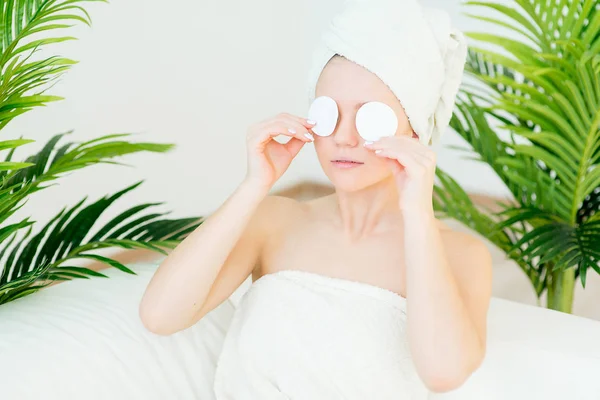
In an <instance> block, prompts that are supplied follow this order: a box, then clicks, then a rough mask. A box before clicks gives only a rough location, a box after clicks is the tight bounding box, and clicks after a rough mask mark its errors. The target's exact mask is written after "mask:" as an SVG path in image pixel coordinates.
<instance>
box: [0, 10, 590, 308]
mask: <svg viewBox="0 0 600 400" xmlns="http://www.w3.org/2000/svg"><path fill="white" fill-rule="evenodd" d="M342 1H343V0H302V1H300V0H295V1H292V0H253V1H249V0H169V1H168V2H167V1H163V0H126V1H124V0H112V2H111V4H93V3H91V4H90V5H89V6H86V8H87V9H88V10H89V11H90V14H91V16H92V19H93V26H92V27H91V28H88V27H86V26H78V27H76V28H74V29H72V30H71V31H70V32H69V33H68V34H69V35H73V36H76V37H78V38H80V40H78V41H74V42H67V43H62V44H60V45H57V46H55V47H54V48H52V49H50V51H49V52H48V54H49V55H50V54H57V53H59V54H61V55H64V56H67V57H70V58H72V59H75V60H79V61H80V63H79V64H78V65H76V66H75V67H74V68H73V69H72V70H71V71H70V72H68V73H67V74H66V75H65V76H64V77H63V78H62V80H61V81H59V83H58V84H56V85H55V86H54V88H53V89H52V91H51V92H50V93H51V94H55V95H61V96H64V97H66V100H64V101H61V102H56V103H52V104H50V105H49V106H48V107H45V108H40V109H37V110H34V111H31V112H29V113H27V114H25V115H24V116H21V117H19V118H17V119H16V120H15V121H13V122H12V123H11V124H10V125H8V126H7V128H5V129H4V130H3V131H2V138H3V139H4V140H6V139H13V138H17V137H19V136H24V137H26V138H31V139H34V140H37V142H36V143H33V144H30V145H27V146H24V147H22V148H21V149H19V151H17V153H16V155H17V157H15V159H24V158H25V157H26V156H27V155H29V154H32V153H34V152H36V151H37V150H38V149H40V148H41V146H42V145H43V144H44V143H45V142H46V141H47V140H48V139H49V138H50V137H51V136H53V135H54V134H56V133H59V132H64V131H68V130H71V129H73V130H74V133H73V134H71V135H70V136H67V140H73V141H86V140H90V139H94V138H97V137H99V136H101V135H105V134H109V133H120V132H136V133H140V134H139V135H136V136H137V137H136V140H137V141H150V142H162V143H174V144H175V145H176V146H177V147H176V149H175V150H173V151H171V152H169V153H166V154H139V155H133V156H129V157H126V158H123V159H122V160H121V161H122V162H125V163H127V164H130V165H131V167H121V166H110V165H102V166H96V167H93V168H88V169H85V170H80V171H75V172H73V173H71V174H70V175H68V176H66V177H65V178H63V179H61V180H60V181H59V182H60V185H57V186H54V187H51V188H49V189H46V190H44V191H41V192H39V193H36V194H35V195H33V196H32V197H30V198H29V202H28V204H26V205H25V207H23V208H22V209H21V210H20V211H19V212H18V213H16V214H15V215H14V216H13V217H12V218H11V219H10V220H9V221H14V220H17V219H20V218H24V217H26V216H31V217H33V219H34V220H38V221H40V222H41V223H46V222H47V221H48V220H49V219H50V218H51V217H52V216H54V215H56V213H58V212H59V211H60V210H61V209H62V208H63V207H67V206H69V207H70V206H72V205H74V204H76V203H77V202H78V201H80V200H81V199H82V198H83V197H85V196H88V199H89V202H91V201H95V200H96V199H98V198H100V197H102V196H105V195H110V194H113V193H115V192H117V191H119V190H121V189H122V188H124V187H126V186H129V185H131V184H133V183H134V182H137V181H139V180H145V183H144V184H143V185H141V186H140V187H138V188H137V189H136V190H134V191H133V192H131V193H129V194H128V195H127V196H125V197H124V198H122V199H121V200H120V201H119V202H117V203H116V204H115V206H114V207H112V208H111V209H110V210H109V211H110V212H108V213H106V214H105V215H103V216H102V218H101V221H100V222H101V223H103V222H105V221H107V220H108V219H109V218H112V217H113V216H114V215H116V214H118V213H119V212H121V211H122V210H123V209H125V208H128V207H131V206H133V205H137V204H142V203H146V202H157V201H164V202H165V203H166V204H165V205H164V206H162V207H161V208H159V209H158V210H163V211H172V212H171V214H170V215H169V217H170V218H183V217H191V216H199V215H206V214H208V213H210V212H211V211H212V210H214V209H216V208H217V207H218V206H219V205H220V204H221V203H222V202H223V201H224V200H225V199H226V198H227V197H228V196H229V194H230V193H231V192H232V191H233V190H234V189H235V188H236V186H237V185H238V184H239V183H240V182H241V180H242V179H243V177H244V174H245V166H246V159H245V147H244V146H245V140H244V138H245V133H246V128H247V127H248V125H249V124H251V123H253V122H255V121H259V120H262V119H264V118H267V117H268V116H270V115H273V114H276V113H278V112H281V111H287V112H290V113H294V114H298V115H302V116H304V115H305V113H306V111H307V109H308V103H307V99H306V97H305V94H306V87H305V86H304V84H305V78H306V73H307V69H308V67H309V65H310V59H309V56H310V54H311V52H312V49H313V46H314V44H315V43H316V40H317V38H318V35H319V33H320V31H321V29H323V28H324V27H325V25H326V23H327V21H328V19H329V17H330V16H331V15H332V14H333V13H334V12H335V11H336V9H337V7H338V6H339V5H340V4H341V3H342ZM423 3H424V4H427V5H434V6H437V7H441V8H443V9H445V10H446V11H448V12H449V13H450V15H451V16H452V17H453V18H454V21H455V24H456V25H457V26H458V27H459V28H460V29H462V30H463V31H482V30H484V29H485V30H489V25H487V24H486V25H483V24H482V23H481V22H479V21H476V20H474V19H472V18H469V17H467V16H465V15H463V14H462V13H464V12H467V11H468V12H476V13H480V12H482V9H481V8H475V7H470V8H468V9H467V8H466V7H465V6H463V5H461V4H460V1H459V0H423ZM65 142H66V140H65ZM462 144H463V141H462V139H461V138H460V137H459V136H458V135H457V134H455V133H454V132H451V131H449V132H448V133H447V134H446V135H445V136H444V137H443V139H442V142H441V143H440V144H439V145H437V146H435V147H434V149H435V150H436V151H437V153H438V160H439V161H438V164H439V165H440V167H441V168H443V169H444V170H446V171H448V172H450V174H451V175H452V176H453V177H454V178H455V179H457V180H458V181H459V183H460V184H462V185H463V187H464V188H465V189H467V190H468V191H471V192H478V193H488V194H492V195H500V196H503V195H507V194H508V192H507V191H506V190H505V188H504V187H503V184H502V183H501V182H500V181H499V179H498V178H497V177H496V176H495V175H494V174H493V173H492V172H491V171H490V170H489V169H488V168H487V167H486V166H484V165H482V164H479V163H474V162H472V161H466V160H461V159H460V154H458V153H457V152H455V151H452V150H449V149H448V148H447V146H448V145H462ZM303 179H314V180H317V181H324V182H326V181H327V178H326V177H325V176H324V174H323V173H322V171H321V168H320V165H319V163H318V161H317V158H316V155H315V153H314V147H312V146H311V145H307V146H305V147H304V148H303V149H302V151H301V153H300V155H299V156H298V157H297V158H296V159H295V160H294V162H293V163H292V165H291V167H290V168H289V170H288V171H287V173H286V174H285V175H284V176H283V178H282V179H281V180H280V181H279V182H278V183H277V185H276V187H275V189H278V188H281V187H285V186H288V185H291V184H293V183H295V182H297V181H299V180H303ZM86 204H89V203H86ZM39 228H40V226H38V229H39ZM498 257H500V258H502V255H501V254H499V255H498ZM504 264H506V263H504ZM504 264H503V263H502V260H500V259H499V261H498V263H497V267H498V268H497V271H498V272H497V273H496V275H495V285H496V287H495V293H496V294H498V293H500V295H501V296H502V297H507V298H511V299H513V300H517V301H523V302H527V303H533V302H534V301H535V299H534V296H533V294H532V292H531V289H530V287H529V283H528V282H527V279H526V278H525V276H524V274H522V273H521V272H520V271H519V270H518V269H517V267H516V266H514V265H507V266H506V268H504V267H503V266H502V265H504ZM590 280H594V283H592V284H591V285H590V284H588V288H587V289H586V293H585V295H584V294H583V293H581V292H582V290H581V287H580V286H579V285H578V293H577V294H576V298H577V299H578V301H577V302H576V306H575V310H574V311H575V313H577V314H580V315H586V316H590V317H594V318H600V316H599V315H598V314H597V312H596V311H594V310H595V309H596V307H595V304H597V299H598V298H599V297H598V294H599V293H600V292H598V288H599V287H600V286H598V283H600V277H596V276H595V277H593V278H590ZM594 284H595V285H596V290H594V291H592V290H590V286H594ZM577 303H578V304H577Z"/></svg>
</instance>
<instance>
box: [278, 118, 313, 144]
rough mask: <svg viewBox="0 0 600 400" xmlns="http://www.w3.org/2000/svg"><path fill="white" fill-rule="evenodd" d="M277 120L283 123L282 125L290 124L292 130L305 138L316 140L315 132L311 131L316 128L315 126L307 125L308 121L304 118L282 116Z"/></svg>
mask: <svg viewBox="0 0 600 400" xmlns="http://www.w3.org/2000/svg"><path fill="white" fill-rule="evenodd" d="M277 120H278V121H281V123H284V124H289V125H290V126H291V128H292V129H294V130H295V131H296V132H299V133H301V134H302V135H303V136H306V137H310V138H311V139H313V140H314V135H313V134H314V132H313V131H312V130H311V128H312V127H313V126H314V124H308V123H306V120H305V119H304V118H300V117H296V116H293V115H289V116H281V117H279V118H278V119H277ZM307 135H308V136H307Z"/></svg>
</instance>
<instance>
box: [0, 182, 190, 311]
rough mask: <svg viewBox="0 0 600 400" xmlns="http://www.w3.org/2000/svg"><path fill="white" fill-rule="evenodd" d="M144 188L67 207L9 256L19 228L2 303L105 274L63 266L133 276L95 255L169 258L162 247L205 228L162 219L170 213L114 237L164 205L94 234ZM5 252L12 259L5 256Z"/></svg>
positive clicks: (2, 281) (0, 287) (0, 288)
mask: <svg viewBox="0 0 600 400" xmlns="http://www.w3.org/2000/svg"><path fill="white" fill-rule="evenodd" d="M140 184H141V182H138V183H136V184H134V185H131V186H129V187H127V188H125V189H123V190H121V191H119V192H117V193H115V194H113V195H112V196H108V197H103V198H101V199H99V200H97V201H96V202H94V203H92V204H90V205H88V206H87V207H82V205H83V204H84V202H85V199H84V200H82V201H80V202H79V203H77V204H76V205H75V206H73V207H71V208H69V209H68V210H67V209H63V210H62V211H60V212H59V213H58V214H57V215H55V216H54V217H53V218H52V219H51V220H50V221H49V222H48V223H47V224H46V225H45V226H44V227H42V229H41V230H40V231H39V232H38V233H37V234H36V235H34V236H33V237H32V238H31V239H29V240H26V239H27V238H28V237H29V236H30V234H31V229H30V230H29V231H28V232H27V233H26V234H25V235H24V237H22V238H20V240H16V245H15V246H14V247H13V248H12V251H10V252H9V251H8V249H9V248H10V247H11V245H12V243H13V242H15V239H17V236H18V234H19V233H18V232H17V231H16V230H15V231H14V233H13V235H12V237H11V240H10V242H9V243H8V244H7V245H6V246H5V247H4V248H3V249H2V251H1V252H0V263H1V265H3V269H2V274H1V275H0V304H1V302H7V301H12V300H14V299H16V298H18V297H21V296H23V295H26V294H30V293H32V291H29V289H27V288H28V287H32V288H38V289H40V288H42V287H45V286H44V285H41V286H39V287H38V286H37V285H38V284H40V283H43V282H45V281H52V280H68V279H73V278H85V277H89V276H101V275H102V274H99V273H96V272H94V271H91V270H89V269H87V268H85V267H79V266H68V267H64V266H63V264H64V263H66V262H68V261H71V260H75V259H92V260H95V261H100V262H102V263H105V264H107V265H109V266H112V267H114V268H118V269H120V270H122V271H124V272H127V273H133V271H131V270H130V269H129V268H128V267H126V266H125V265H123V264H121V263H119V262H118V261H116V260H114V259H111V258H109V257H105V256H102V255H99V254H94V253H91V251H96V250H100V249H105V248H123V249H134V248H138V249H146V250H151V251H155V252H158V253H160V254H165V255H166V254H167V253H166V252H165V251H164V250H163V248H173V247H174V246H175V245H176V244H177V243H179V242H180V241H181V240H182V239H183V238H185V237H186V236H187V234H189V232H191V231H193V230H194V229H196V228H197V227H198V226H199V225H200V224H201V220H200V218H197V217H196V218H184V219H174V220H169V219H164V218H161V217H162V216H164V215H165V214H166V212H163V213H155V214H153V218H152V219H153V221H150V222H149V221H147V220H144V221H140V222H138V223H137V224H133V225H132V226H131V227H130V229H129V232H127V231H123V232H122V233H120V234H116V233H115V232H118V231H119V229H120V228H121V227H122V226H125V225H128V224H130V221H128V220H129V219H131V218H132V217H134V216H136V215H138V214H139V213H141V212H143V211H146V210H147V209H148V208H150V207H152V206H155V205H160V204H162V203H149V204H144V205H140V206H134V207H132V208H130V209H128V210H126V211H124V212H122V213H120V214H118V215H117V216H116V217H114V218H113V219H111V220H110V221H109V222H108V223H106V224H105V225H104V226H101V227H99V228H98V229H97V231H96V232H93V230H94V228H95V226H96V225H97V221H98V219H99V218H100V216H101V215H102V214H103V213H104V212H105V211H107V210H108V209H109V208H110V207H111V206H112V205H113V204H114V203H115V202H116V201H117V200H118V199H120V198H121V197H122V196H124V195H125V194H127V193H129V192H130V191H132V190H134V189H135V188H137V187H138V186H139V185H140ZM131 230H133V231H131ZM88 238H89V239H88ZM5 254H6V255H8V256H7V257H3V256H4V255H5ZM17 255H18V256H17Z"/></svg>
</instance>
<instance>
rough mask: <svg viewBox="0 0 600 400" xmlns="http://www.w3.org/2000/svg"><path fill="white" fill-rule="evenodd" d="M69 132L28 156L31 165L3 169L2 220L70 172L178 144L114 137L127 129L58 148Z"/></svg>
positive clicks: (165, 148) (0, 205)
mask: <svg viewBox="0 0 600 400" xmlns="http://www.w3.org/2000/svg"><path fill="white" fill-rule="evenodd" d="M66 134H70V132H67V133H62V134H58V135H55V136H54V137H52V138H51V139H50V140H49V141H48V142H47V143H46V144H45V145H44V147H43V148H42V150H41V151H39V152H38V153H36V154H34V155H31V156H29V157H27V159H26V161H27V163H28V164H30V166H29V167H27V168H22V169H18V170H8V171H2V172H0V177H1V178H2V181H0V223H2V222H3V221H5V220H6V219H7V218H9V217H10V216H11V215H12V214H14V212H15V211H16V210H18V209H19V208H20V207H22V206H23V205H24V203H23V200H25V199H26V198H27V196H29V195H30V194H32V193H35V192H37V191H40V190H42V189H45V188H47V187H50V185H47V186H44V185H43V184H44V183H46V182H50V181H54V180H56V179H58V178H60V177H61V176H62V175H63V174H65V173H66V172H69V171H74V170H77V169H82V168H85V167H89V166H93V165H97V164H117V165H123V164H121V163H119V162H116V161H114V160H113V159H114V158H116V157H121V156H124V155H128V154H133V153H137V152H142V151H150V152H160V153H162V152H167V151H170V150H171V149H172V148H173V147H174V146H173V145H172V144H158V143H145V142H140V143H135V142H134V143H131V142H127V141H123V140H118V141H117V140H111V139H115V138H126V137H130V136H131V135H132V134H125V133H123V134H112V135H105V136H102V137H100V138H96V139H93V140H90V141H87V142H83V143H81V144H78V143H73V142H69V143H67V144H65V145H63V146H61V147H60V148H56V146H57V144H58V142H59V141H60V139H62V138H63V137H64V136H65V135H66ZM0 243H1V241H0Z"/></svg>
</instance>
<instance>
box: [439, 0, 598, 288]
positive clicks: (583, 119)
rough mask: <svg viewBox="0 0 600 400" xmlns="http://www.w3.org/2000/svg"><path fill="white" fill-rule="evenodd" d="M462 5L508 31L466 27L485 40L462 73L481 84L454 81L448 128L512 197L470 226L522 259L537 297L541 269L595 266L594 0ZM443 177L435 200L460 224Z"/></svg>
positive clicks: (458, 203)
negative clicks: (486, 220)
mask: <svg viewBox="0 0 600 400" xmlns="http://www.w3.org/2000/svg"><path fill="white" fill-rule="evenodd" d="M466 5H467V6H468V7H475V8H480V9H486V10H487V11H488V14H486V15H485V17H478V16H476V15H475V13H471V14H470V15H471V16H473V17H475V18H477V19H480V20H484V21H487V22H490V23H492V24H494V25H496V26H499V27H501V28H503V29H506V31H507V32H510V33H511V36H510V37H505V36H504V35H501V34H494V35H492V34H489V33H488V32H483V33H478V32H473V33H469V36H470V37H471V38H472V39H474V40H477V41H479V42H482V43H485V44H486V47H485V48H482V47H476V46H474V45H471V46H470V49H469V52H468V57H467V63H466V66H465V71H466V73H467V74H468V75H469V76H470V77H471V78H474V79H475V80H476V81H477V82H478V83H481V84H482V85H483V86H481V87H483V88H484V89H485V90H479V88H477V90H476V89H475V88H476V87H477V86H476V85H463V87H462V88H461V91H460V93H459V96H458V99H457V103H456V109H455V116H454V117H453V119H452V120H451V127H452V128H453V129H454V130H455V131H456V132H457V133H458V134H459V135H460V136H461V137H463V139H464V140H465V141H466V142H467V143H468V145H469V146H470V150H471V154H469V155H468V158H469V159H475V160H478V161H479V162H484V163H486V164H488V165H489V166H490V167H491V168H492V169H493V170H494V172H495V173H496V174H497V175H498V176H499V178H500V179H501V180H502V181H503V182H504V183H505V185H506V187H507V188H508V189H509V191H510V192H511V193H512V194H513V196H514V201H511V202H510V203H507V204H505V205H502V206H501V207H502V209H503V211H502V212H500V213H498V214H497V215H496V216H495V217H497V218H499V219H500V220H499V221H498V222H497V223H496V224H495V225H494V227H493V229H490V225H485V224H484V225H480V224H477V223H473V222H472V221H471V225H470V226H472V227H473V228H474V229H476V230H477V231H478V232H480V233H481V234H483V235H485V236H486V237H488V238H491V239H490V240H492V241H493V242H494V243H496V244H497V245H498V246H499V247H501V248H502V249H503V250H505V251H506V252H507V255H508V256H509V257H510V258H512V259H513V260H515V261H516V262H517V263H518V264H519V265H520V266H521V268H522V269H523V270H524V271H525V272H526V273H527V274H528V276H529V278H530V279H531V281H532V283H533V284H534V287H535V288H536V293H537V294H538V296H539V295H541V293H542V292H543V291H544V290H545V289H546V288H547V285H548V282H549V281H548V276H549V275H550V274H553V273H556V272H557V271H564V270H565V269H567V268H575V269H576V276H579V278H580V279H581V281H582V284H583V285H585V280H586V273H587V271H588V269H590V268H592V269H593V270H595V271H597V272H598V271H600V267H599V264H598V262H599V260H600V254H599V251H598V250H597V249H598V248H600V246H599V244H600V241H599V240H600V239H599V238H600V229H598V227H597V226H596V225H595V224H596V223H600V216H599V214H598V212H599V211H600V168H598V161H599V159H600V56H599V53H600V4H598V2H597V1H594V0H581V1H570V0H559V1H557V2H548V1H545V0H515V1H514V4H513V5H512V6H511V5H503V4H497V3H495V2H493V1H469V2H467V3H466ZM489 11H492V12H495V13H496V14H498V15H497V16H496V15H489ZM514 33H517V34H519V35H520V36H521V38H522V40H518V39H515V36H514ZM490 45H491V46H490ZM491 48H492V49H491ZM493 48H496V49H499V50H501V51H502V54H501V53H500V52H497V51H495V50H493ZM497 122H500V124H497ZM500 132H502V133H503V134H502V135H501V134H500ZM501 137H503V138H504V137H510V140H506V139H500V138H501ZM472 154H474V155H472ZM447 181H448V179H446V180H445V181H442V185H441V186H439V187H438V188H436V195H437V196H438V197H439V198H442V199H443V202H440V201H438V206H442V205H443V207H444V210H445V211H447V212H449V214H450V215H451V216H453V217H454V218H457V219H459V220H461V221H463V222H468V220H469V219H472V217H469V218H467V217H466V214H465V211H464V210H465V209H468V210H469V213H472V212H475V211H474V210H473V209H472V207H470V206H468V207H467V208H465V204H466V203H465V194H464V193H460V192H459V191H458V190H456V188H455V187H454V185H448V184H447ZM442 191H443V195H442V194H440V193H441V192H442ZM461 210H462V211H461ZM490 217H491V216H490ZM499 235H500V236H499Z"/></svg>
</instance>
